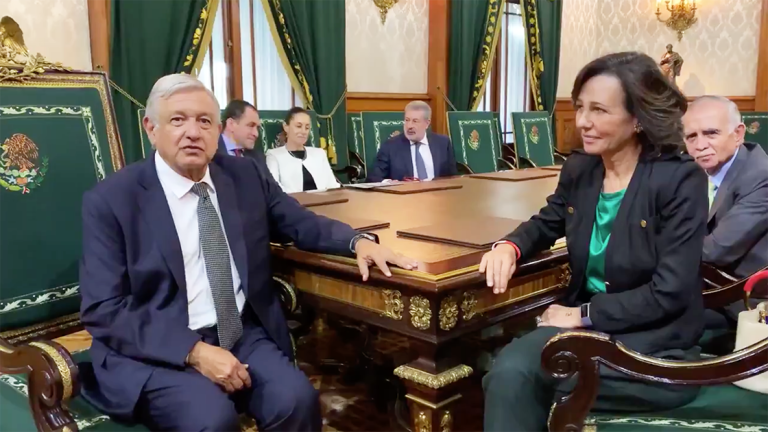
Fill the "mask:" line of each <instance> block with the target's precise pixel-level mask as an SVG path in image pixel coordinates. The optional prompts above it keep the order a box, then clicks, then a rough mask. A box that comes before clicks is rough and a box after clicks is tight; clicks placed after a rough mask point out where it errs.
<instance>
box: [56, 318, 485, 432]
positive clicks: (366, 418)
mask: <svg viewBox="0 0 768 432" xmlns="http://www.w3.org/2000/svg"><path fill="white" fill-rule="evenodd" d="M315 328H316V329H319V331H314V332H313V333H312V334H311V335H309V336H308V337H306V338H304V339H302V341H301V342H300V343H299V346H298V358H299V365H300V367H301V369H302V370H303V371H304V372H305V373H306V374H307V376H308V377H309V379H310V381H311V382H312V383H313V384H314V386H315V388H317V389H318V390H319V392H320V401H321V406H322V409H323V422H324V424H325V426H324V428H323V430H324V432H336V431H344V432H364V431H365V432H373V431H405V430H407V429H406V428H405V427H404V425H403V424H401V423H406V424H407V423H408V419H409V415H408V411H407V407H406V404H405V399H404V397H403V395H402V394H400V395H399V396H400V397H399V398H395V397H393V398H391V399H395V400H398V399H399V400H400V401H401V402H397V403H395V402H390V403H382V404H379V405H380V406H379V407H377V404H376V403H375V401H374V400H373V399H372V398H370V397H369V396H368V391H367V389H368V388H367V386H366V385H365V383H363V382H360V383H356V384H354V385H344V384H343V383H342V382H341V381H342V380H341V378H340V376H339V375H335V374H330V373H326V374H323V373H322V372H321V370H320V369H321V367H320V365H319V363H318V360H317V359H327V358H331V357H333V358H337V359H343V360H347V359H350V360H351V359H355V358H356V357H357V356H359V354H360V353H359V352H355V349H356V348H355V347H353V346H351V345H350V344H345V343H344V342H342V341H340V340H339V339H338V337H337V336H336V332H334V331H330V330H328V329H327V328H324V327H323V325H322V324H321V325H319V326H316V327H315ZM56 341H57V342H59V343H61V344H62V345H63V346H65V347H66V348H67V349H69V350H70V351H79V350H82V349H86V348H88V347H89V346H90V344H91V340H90V336H89V335H88V334H87V333H85V332H78V333H74V334H71V335H68V336H64V337H61V338H59V339H56ZM373 347H374V352H375V356H376V357H377V358H378V357H388V358H389V357H392V356H395V357H397V355H398V353H403V352H407V349H408V342H407V340H406V339H405V338H403V337H400V336H398V335H396V334H392V333H386V332H381V333H379V334H378V335H377V336H376V337H375V338H374V340H373ZM323 370H324V369H323ZM379 372H380V373H379V374H377V375H376V376H377V377H378V378H379V379H380V380H388V379H394V377H393V376H392V375H391V371H389V370H388V369H383V370H380V371H379ZM482 397H483V395H482V391H481V390H480V385H479V380H477V379H476V381H475V382H474V384H473V385H472V386H471V389H470V390H469V391H467V392H466V393H465V394H464V395H463V403H462V404H461V415H459V416H457V423H456V425H455V426H456V429H457V430H464V431H479V430H482V414H483V412H482ZM396 412H399V413H400V415H396V414H395V413H396Z"/></svg>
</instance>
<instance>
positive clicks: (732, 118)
mask: <svg viewBox="0 0 768 432" xmlns="http://www.w3.org/2000/svg"><path fill="white" fill-rule="evenodd" d="M702 101H712V102H720V103H721V104H723V105H725V108H726V109H727V110H728V125H729V127H730V128H731V131H733V130H735V129H736V128H737V127H739V125H740V124H741V113H740V112H739V107H738V106H737V105H736V103H735V102H734V101H732V100H730V99H728V98H727V97H723V96H716V95H704V96H699V97H697V98H696V99H694V101H693V102H691V103H690V105H689V107H694V106H696V104H698V103H700V102H702Z"/></svg>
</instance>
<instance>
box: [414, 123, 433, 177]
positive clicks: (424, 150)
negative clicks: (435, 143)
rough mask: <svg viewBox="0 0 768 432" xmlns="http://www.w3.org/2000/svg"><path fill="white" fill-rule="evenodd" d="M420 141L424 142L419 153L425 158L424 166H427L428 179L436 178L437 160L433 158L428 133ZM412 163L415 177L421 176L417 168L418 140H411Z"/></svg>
mask: <svg viewBox="0 0 768 432" xmlns="http://www.w3.org/2000/svg"><path fill="white" fill-rule="evenodd" d="M419 142H420V143H422V144H424V145H422V146H419V154H420V155H421V158H422V159H424V166H425V167H426V168H427V178H426V179H427V180H432V179H433V178H435V161H433V160H432V152H431V151H430V150H429V140H427V135H426V134H425V135H424V138H423V139H422V140H421V141H419ZM411 163H413V176H414V177H415V178H418V177H419V171H418V170H417V169H416V142H413V141H412V142H411Z"/></svg>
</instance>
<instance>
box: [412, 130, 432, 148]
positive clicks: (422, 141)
mask: <svg viewBox="0 0 768 432" xmlns="http://www.w3.org/2000/svg"><path fill="white" fill-rule="evenodd" d="M427 135H429V134H428V133H425V134H424V138H422V139H421V141H419V142H420V143H421V144H424V145H425V146H427V147H429V140H428V139H427ZM409 141H410V140H409ZM415 144H416V142H415V141H411V145H415Z"/></svg>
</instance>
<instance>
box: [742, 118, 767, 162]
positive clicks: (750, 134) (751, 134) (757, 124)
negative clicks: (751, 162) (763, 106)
mask: <svg viewBox="0 0 768 432" xmlns="http://www.w3.org/2000/svg"><path fill="white" fill-rule="evenodd" d="M741 121H742V122H744V124H745V125H746V126H747V133H746V134H745V136H744V140H745V141H750V142H753V143H757V144H760V147H762V148H763V150H765V151H766V152H768V112H746V113H741Z"/></svg>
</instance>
